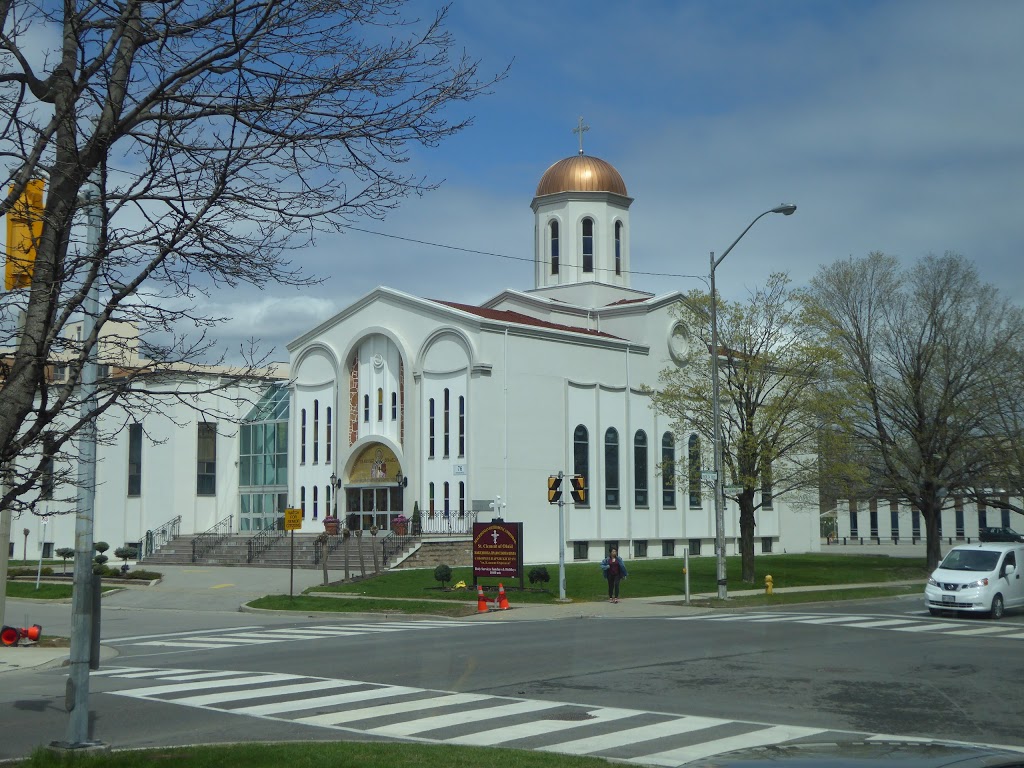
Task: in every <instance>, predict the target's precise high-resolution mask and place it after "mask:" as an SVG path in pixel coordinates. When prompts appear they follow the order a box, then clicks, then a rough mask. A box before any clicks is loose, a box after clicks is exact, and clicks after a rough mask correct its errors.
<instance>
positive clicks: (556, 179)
mask: <svg viewBox="0 0 1024 768" xmlns="http://www.w3.org/2000/svg"><path fill="white" fill-rule="evenodd" d="M559 192H614V193H615V194H616V195H622V196H623V197H626V196H627V194H626V182H624V181H623V180H622V176H620V175H619V172H618V171H616V170H615V168H614V167H613V166H612V164H611V163H606V162H605V161H604V160H602V159H601V158H599V157H593V156H591V155H573V156H572V157H567V158H565V160H559V161H558V162H557V163H555V164H554V165H552V166H551V167H550V168H548V169H547V170H546V171H544V175H543V176H541V177H540V183H539V184H538V185H537V194H536V197H540V196H542V195H554V194H557V193H559Z"/></svg>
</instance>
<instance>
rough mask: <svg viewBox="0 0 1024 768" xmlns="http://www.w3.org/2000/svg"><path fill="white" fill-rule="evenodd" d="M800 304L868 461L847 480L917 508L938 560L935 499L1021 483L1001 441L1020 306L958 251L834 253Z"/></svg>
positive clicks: (1010, 426)
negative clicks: (832, 359) (908, 262)
mask: <svg viewBox="0 0 1024 768" xmlns="http://www.w3.org/2000/svg"><path fill="white" fill-rule="evenodd" d="M805 307H806V309H807V316H808V319H809V322H810V323H811V324H812V325H813V326H814V327H815V329H816V331H817V334H818V339H819V343H821V344H823V345H827V346H829V347H830V348H832V349H834V350H835V352H836V353H837V354H838V355H839V363H838V364H837V365H836V366H835V368H834V374H835V378H834V385H835V386H836V387H837V388H839V389H842V390H844V392H845V395H846V396H845V397H844V402H845V408H844V412H843V414H842V418H841V419H840V420H839V421H838V423H839V424H840V425H841V428H842V430H843V432H844V434H845V436H846V438H847V439H848V441H849V444H850V446H851V447H852V451H853V452H854V453H856V454H857V455H859V456H860V458H861V464H862V466H864V467H865V468H866V472H865V474H863V475H862V476H861V477H860V478H859V479H855V480H854V481H853V482H851V484H850V487H851V489H853V491H854V492H855V493H856V494H857V496H858V497H859V498H867V497H876V498H877V497H880V498H888V499H890V500H901V501H905V502H908V503H909V504H911V505H913V506H914V507H915V508H916V509H918V510H919V511H920V513H921V516H922V518H923V520H924V523H925V530H926V539H927V546H926V549H927V560H928V567H929V568H935V567H936V566H937V565H938V562H939V559H940V557H941V552H940V537H939V532H938V524H939V515H940V513H941V511H942V509H943V508H944V507H947V506H952V505H953V504H954V503H955V499H956V498H957V497H958V496H959V497H974V498H978V499H990V498H991V497H993V496H1005V495H1006V494H1007V492H1008V491H1009V490H1015V491H1016V490H1019V483H1018V484H1017V487H1016V488H1013V489H1010V488H1008V487H1007V483H1013V482H1014V481H1013V478H1014V477H1016V478H1019V477H1020V474H1019V469H1020V463H1019V454H1017V452H1016V450H1015V449H1014V450H1008V448H1010V447H1014V446H1017V447H1019V445H1020V443H1021V438H1022V437H1024V434H1022V432H1021V424H1020V420H1019V410H1017V411H1016V412H1015V411H1014V409H1018V408H1019V406H1020V402H1019V399H1018V400H1017V401H1015V400H1014V398H1019V395H1018V394H1017V390H1018V389H1019V387H1020V378H1019V376H1020V372H1021V365H1020V361H1021V349H1020V345H1021V340H1022V339H1024V312H1022V311H1021V309H1020V307H1018V306H1016V305H1015V304H1013V303H1012V302H1011V301H1009V300H1008V299H1006V298H1003V297H1001V296H1000V295H999V292H998V290H997V289H996V288H995V287H994V286H992V285H989V284H986V283H983V282H982V281H981V279H980V278H979V276H978V272H977V270H976V269H975V267H974V265H973V264H972V263H971V262H970V261H968V260H967V259H966V258H964V257H963V256H961V255H958V254H955V253H946V254H945V255H943V256H927V257H925V258H923V259H921V260H919V261H918V262H916V263H915V264H913V265H912V266H910V267H908V268H906V269H902V270H901V269H900V265H899V263H898V262H897V260H896V259H895V258H893V257H892V256H887V255H885V254H883V253H877V252H876V253H871V254H869V255H868V256H866V257H864V258H860V259H854V258H850V259H845V260H841V261H837V262H835V263H834V264H831V265H828V266H824V267H821V269H819V271H818V273H817V275H816V276H815V277H814V279H813V280H812V282H811V286H810V288H809V290H808V291H807V294H806V303H805ZM1015 402H1016V405H1014V403H1015ZM1008 409H1010V410H1008Z"/></svg>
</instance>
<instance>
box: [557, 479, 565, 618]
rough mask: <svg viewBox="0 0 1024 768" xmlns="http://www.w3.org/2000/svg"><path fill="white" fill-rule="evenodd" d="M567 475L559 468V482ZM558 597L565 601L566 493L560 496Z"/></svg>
mask: <svg viewBox="0 0 1024 768" xmlns="http://www.w3.org/2000/svg"><path fill="white" fill-rule="evenodd" d="M564 477H565V475H563V474H562V470H558V484H559V486H561V484H562V479H563V478H564ZM558 599H559V601H562V602H564V601H565V494H560V495H559V497H558Z"/></svg>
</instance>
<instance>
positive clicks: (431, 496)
mask: <svg viewBox="0 0 1024 768" xmlns="http://www.w3.org/2000/svg"><path fill="white" fill-rule="evenodd" d="M427 500H428V502H429V504H430V506H429V507H428V509H429V510H430V516H431V517H433V516H434V484H433V483H431V484H430V487H429V489H428V492H427Z"/></svg>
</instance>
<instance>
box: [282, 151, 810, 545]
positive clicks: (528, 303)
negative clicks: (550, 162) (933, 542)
mask: <svg viewBox="0 0 1024 768" xmlns="http://www.w3.org/2000/svg"><path fill="white" fill-rule="evenodd" d="M601 162H603V161H601ZM605 165H607V164H605ZM554 167H555V166H553V168H554ZM608 167H609V168H610V166H608ZM611 173H612V174H614V176H615V177H616V179H618V176H617V173H616V172H615V171H614V169H612V170H611ZM618 184H620V185H621V184H622V183H621V179H618ZM542 185H543V184H542ZM622 193H624V185H622V186H621V189H620V193H613V192H603V191H600V190H598V191H593V190H587V191H575V190H573V189H558V190H556V191H555V192H553V193H551V194H546V195H538V197H536V198H535V199H534V201H533V203H532V208H533V210H534V212H535V231H536V240H535V248H536V254H535V256H536V264H537V267H536V269H535V275H534V289H533V290H530V291H517V290H506V291H504V292H502V293H500V294H499V295H497V296H495V297H493V298H492V299H490V300H489V301H487V302H484V303H483V304H482V305H480V306H470V305H464V304H458V303H454V302H441V301H432V300H426V299H421V298H417V297H414V296H411V295H408V294H405V293H402V292H399V291H396V290H393V289H389V288H384V287H381V288H377V289H376V290H374V291H373V292H372V293H370V294H368V295H367V296H365V297H363V298H362V299H360V300H359V301H357V302H356V303H354V304H353V305H351V306H350V307H348V308H346V309H344V310H343V311H342V312H340V313H338V314H337V315H336V316H335V317H333V318H331V319H330V320H328V321H327V322H325V323H323V324H321V325H320V326H319V327H317V328H314V329H312V330H310V331H309V332H308V333H306V334H304V335H303V336H301V337H300V338H298V339H296V340H295V341H293V342H292V343H291V344H290V345H289V347H288V349H289V353H290V365H291V370H292V372H293V375H294V380H293V404H292V414H293V421H292V436H293V438H294V439H295V440H296V443H295V445H296V446H297V447H296V449H295V450H293V451H292V452H291V454H290V461H291V469H290V477H291V478H293V482H294V483H295V484H296V487H297V489H298V492H299V493H300V495H303V497H304V498H305V499H306V506H305V510H306V516H305V520H306V525H307V527H308V529H309V530H310V531H318V530H321V529H322V525H321V523H320V519H321V518H322V517H323V515H324V514H325V507H324V506H323V502H322V500H323V499H324V498H325V497H327V495H328V494H329V493H330V490H331V488H332V477H333V478H335V480H336V483H337V486H338V488H337V491H336V494H335V496H333V497H331V498H332V504H334V503H336V504H337V511H338V515H339V516H340V517H342V519H343V520H344V519H345V518H346V517H348V524H349V525H350V526H354V527H369V525H372V524H376V525H379V526H384V527H387V526H388V525H389V524H390V521H391V519H392V518H393V517H394V516H395V515H397V514H399V513H401V514H404V515H405V516H406V517H409V516H411V515H412V512H413V504H414V503H417V502H418V504H419V507H420V510H421V515H422V521H423V528H424V531H426V532H429V531H431V530H433V526H438V525H439V524H440V523H445V524H448V523H450V522H451V521H465V520H468V519H471V517H472V515H473V513H474V512H477V513H478V515H479V519H480V520H489V519H490V518H491V516H493V514H494V513H493V507H492V506H491V505H492V503H498V504H500V505H501V507H500V508H501V512H502V516H503V517H504V518H505V519H506V520H509V521H521V522H523V523H524V538H525V557H526V559H527V560H529V561H531V562H551V561H553V560H555V559H557V556H558V548H559V546H558V514H557V507H556V506H554V505H549V504H548V503H547V498H546V490H547V478H548V476H550V475H557V474H558V472H560V471H561V472H563V473H564V474H565V475H567V476H570V475H573V474H577V473H579V474H584V475H585V476H586V477H587V482H588V493H589V499H588V503H587V504H584V505H573V504H571V503H569V504H568V505H567V508H566V547H567V552H568V553H569V554H568V555H567V556H568V557H573V556H575V557H576V559H595V558H599V557H601V556H603V551H604V548H605V545H606V544H607V543H608V542H617V543H618V544H619V546H620V548H621V549H622V551H623V553H624V554H628V555H629V556H630V557H636V556H643V555H644V553H646V555H647V556H661V555H662V554H663V553H664V554H666V555H669V554H674V553H681V551H682V547H683V546H687V545H689V546H691V551H692V550H693V549H695V548H697V547H700V552H701V553H702V554H711V553H712V549H713V544H712V542H713V539H714V531H715V525H714V509H713V504H712V497H711V493H710V490H709V489H706V488H705V489H703V492H702V493H700V494H698V495H697V496H695V498H694V499H693V501H694V503H693V505H692V506H691V504H690V501H691V499H690V494H689V491H688V490H687V489H686V488H685V487H682V486H685V483H680V482H678V480H679V477H678V476H677V477H675V478H673V477H672V475H671V470H670V473H669V476H668V479H667V482H666V475H665V473H664V471H663V466H665V464H666V462H665V461H664V460H666V459H667V460H668V461H669V462H672V461H674V466H675V471H676V472H684V473H685V472H686V471H687V470H686V468H687V467H688V453H687V445H688V442H689V439H690V435H689V434H674V432H673V430H672V427H671V425H670V423H669V422H668V420H667V418H666V417H665V416H663V415H661V414H659V413H657V412H656V411H655V410H654V409H652V408H651V406H650V400H649V398H648V397H646V396H645V395H643V394H642V389H643V387H644V386H648V387H654V386H656V385H657V382H658V375H659V373H660V372H661V371H662V370H663V369H665V368H667V367H669V366H671V365H674V364H675V363H674V358H673V351H675V352H676V353H678V352H679V350H678V349H677V348H676V349H674V348H673V344H678V343H679V341H678V339H679V336H678V335H677V334H675V333H673V331H674V330H675V328H676V325H677V319H676V313H675V309H676V307H677V304H678V302H679V301H680V300H681V295H680V294H679V293H678V292H673V293H669V294H665V295H662V296H655V295H652V294H648V293H644V292H640V291H636V290H632V289H630V288H629V264H630V258H629V226H628V224H629V221H628V208H629V205H630V204H631V203H632V199H631V198H628V197H626V196H625V195H624V194H622ZM587 220H589V221H591V222H593V225H594V226H593V228H592V229H591V230H588V231H591V232H593V233H594V235H593V237H594V239H593V241H592V242H586V243H584V236H585V235H584V230H583V229H582V225H581V222H583V221H587ZM552 221H556V222H557V223H558V230H557V239H558V244H557V246H555V248H556V255H557V264H556V263H554V260H553V258H552V257H553V250H552V242H551V241H552V230H551V227H550V224H551V222H552ZM616 240H618V242H616ZM584 250H586V252H587V254H588V255H589V257H592V259H593V261H592V262H591V261H589V260H588V261H587V262H586V264H585V265H584V262H583V260H582V259H583V251H584ZM584 266H586V267H588V268H589V269H584ZM328 398H329V399H328ZM325 403H326V405H325ZM325 407H327V408H330V412H331V414H332V424H333V433H331V437H330V439H331V443H332V447H331V451H330V454H329V455H328V452H327V450H326V440H327V437H326V435H325V434H324V433H323V431H322V430H317V431H316V434H317V439H318V440H319V441H320V444H319V445H318V446H314V445H313V443H312V442H310V441H311V440H312V438H313V432H312V431H311V430H310V428H309V426H308V423H307V427H306V431H305V433H303V432H302V429H301V427H300V426H296V423H295V414H298V413H301V412H302V411H305V412H306V413H307V414H309V413H310V412H312V411H313V410H314V409H316V410H317V411H318V412H321V413H322V412H323V409H324V408H325ZM303 434H305V440H306V442H305V443H303V439H302V435H303ZM302 446H305V447H304V448H303V447H302ZM303 456H304V457H305V459H303ZM314 456H315V457H316V458H315V459H314V458H313V457H314ZM374 462H376V463H374ZM399 472H400V473H401V476H402V477H403V478H404V479H405V480H406V481H407V482H408V485H407V487H404V488H403V489H402V490H400V491H399V490H398V486H397V483H396V480H397V477H398V473H399ZM292 490H293V492H294V491H295V490H296V488H293V489H292ZM563 490H564V492H565V497H566V499H568V497H569V493H568V479H566V480H565V483H564V486H563ZM314 492H315V493H316V494H317V497H316V498H317V502H318V503H317V507H316V509H315V514H314V510H313V509H311V500H312V499H313V493H314ZM498 497H500V502H497V501H496V500H497V499H498ZM727 507H728V510H727V515H726V536H727V538H728V544H727V551H729V552H730V553H732V552H735V551H736V539H737V538H738V536H739V526H738V510H737V509H735V507H734V505H733V504H732V503H727ZM353 515H354V516H353ZM757 525H758V528H757V535H758V536H759V537H761V539H762V546H763V547H764V548H765V549H767V550H769V551H783V550H785V551H808V550H816V549H818V547H819V533H818V515H817V510H816V509H815V510H810V509H799V510H798V509H794V508H793V507H791V506H790V505H788V504H786V503H785V501H784V500H781V499H777V500H776V502H775V505H774V509H765V510H760V511H759V512H758V523H757ZM701 544H703V546H700V545H701Z"/></svg>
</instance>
